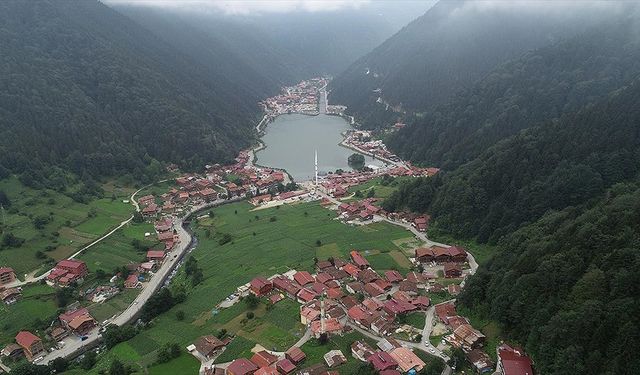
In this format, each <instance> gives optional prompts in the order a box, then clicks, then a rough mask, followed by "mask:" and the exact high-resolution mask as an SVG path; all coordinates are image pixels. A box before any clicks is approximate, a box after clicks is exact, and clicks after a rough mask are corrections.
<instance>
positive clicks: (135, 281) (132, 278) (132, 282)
mask: <svg viewBox="0 0 640 375" xmlns="http://www.w3.org/2000/svg"><path fill="white" fill-rule="evenodd" d="M140 285H141V284H140V280H139V278H138V274H137V273H132V274H131V275H129V276H128V277H127V278H126V279H125V280H124V287H125V288H127V289H135V288H138V287H139V286H140Z"/></svg>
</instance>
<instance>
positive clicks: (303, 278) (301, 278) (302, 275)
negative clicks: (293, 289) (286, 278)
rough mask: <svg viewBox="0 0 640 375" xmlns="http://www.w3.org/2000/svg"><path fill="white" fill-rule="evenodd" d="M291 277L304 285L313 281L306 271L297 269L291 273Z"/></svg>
mask: <svg viewBox="0 0 640 375" xmlns="http://www.w3.org/2000/svg"><path fill="white" fill-rule="evenodd" d="M293 279H294V280H295V281H296V282H297V283H298V284H300V285H302V286H305V285H307V284H311V283H313V282H314V279H313V276H311V274H310V273H309V272H307V271H298V272H296V274H295V275H293Z"/></svg>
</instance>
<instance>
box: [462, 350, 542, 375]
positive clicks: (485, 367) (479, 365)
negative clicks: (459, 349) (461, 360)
mask: <svg viewBox="0 0 640 375" xmlns="http://www.w3.org/2000/svg"><path fill="white" fill-rule="evenodd" d="M465 357H466V358H467V361H469V363H471V366H473V370H474V371H475V372H476V373H477V374H490V373H493V368H494V364H493V361H491V358H489V355H488V354H487V353H485V352H483V351H482V350H480V349H473V350H471V351H469V352H468V353H466V354H465ZM529 375H533V374H529Z"/></svg>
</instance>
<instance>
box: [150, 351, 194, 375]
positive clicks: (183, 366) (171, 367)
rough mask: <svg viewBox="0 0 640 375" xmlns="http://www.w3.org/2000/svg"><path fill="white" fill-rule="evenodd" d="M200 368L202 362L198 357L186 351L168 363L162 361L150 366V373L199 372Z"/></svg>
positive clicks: (172, 374)
mask: <svg viewBox="0 0 640 375" xmlns="http://www.w3.org/2000/svg"><path fill="white" fill-rule="evenodd" d="M198 370H200V362H199V361H198V360H197V359H196V357H194V356H192V355H191V354H188V353H186V352H184V353H182V354H181V355H180V357H178V358H175V359H173V360H171V361H169V362H167V363H162V364H159V365H155V366H153V367H149V369H148V374H149V375H175V374H197V373H198Z"/></svg>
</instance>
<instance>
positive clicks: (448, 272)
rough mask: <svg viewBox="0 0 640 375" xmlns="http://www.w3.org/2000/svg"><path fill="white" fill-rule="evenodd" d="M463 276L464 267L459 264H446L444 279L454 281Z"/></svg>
mask: <svg viewBox="0 0 640 375" xmlns="http://www.w3.org/2000/svg"><path fill="white" fill-rule="evenodd" d="M460 276H462V267H460V264H459V263H445V264H444V277H446V278H448V279H453V278H456V277H460Z"/></svg>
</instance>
